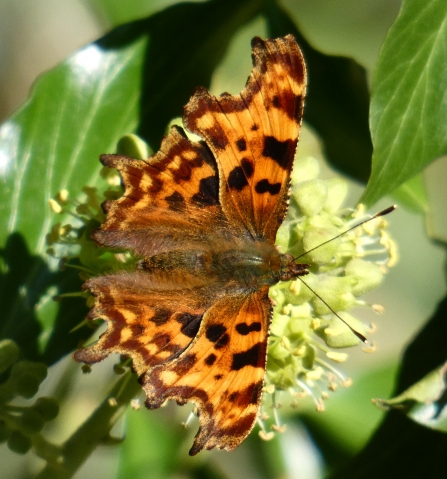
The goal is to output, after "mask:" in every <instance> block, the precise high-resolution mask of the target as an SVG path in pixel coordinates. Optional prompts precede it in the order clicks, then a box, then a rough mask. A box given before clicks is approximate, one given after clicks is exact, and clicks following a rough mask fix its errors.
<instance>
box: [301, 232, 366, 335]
mask: <svg viewBox="0 0 447 479" xmlns="http://www.w3.org/2000/svg"><path fill="white" fill-rule="evenodd" d="M357 226H358V225H357ZM348 231H349V230H348ZM298 279H299V280H300V281H301V282H302V283H303V284H304V285H305V286H307V287H308V288H309V289H310V290H311V291H312V293H313V294H314V295H315V296H316V297H317V298H318V299H319V300H320V301H321V302H322V303H323V304H325V305H326V306H327V307H328V308H329V310H330V311H331V312H332V313H333V314H335V316H337V318H338V319H339V320H340V321H342V322H343V323H344V324H346V326H347V327H348V328H349V329H350V330H351V331H352V332H353V333H354V334H355V335H356V336H357V337H358V338H359V339H360V341H362V342H363V343H365V344H367V343H368V340H367V339H366V338H365V336H363V334H361V333H359V332H358V331H356V330H355V329H354V328H353V327H352V326H350V325H349V324H348V323H347V322H346V321H345V320H344V319H343V318H342V317H341V316H340V315H339V314H338V313H336V312H335V311H334V310H333V309H332V308H331V307H330V306H329V305H328V304H327V303H326V301H325V300H324V299H323V298H322V297H321V296H320V295H319V294H317V292H316V291H315V290H313V289H312V288H311V287H310V286H309V285H308V284H307V283H306V282H305V281H303V280H302V279H301V278H300V277H299V276H298Z"/></svg>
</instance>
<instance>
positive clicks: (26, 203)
mask: <svg viewBox="0 0 447 479" xmlns="http://www.w3.org/2000/svg"><path fill="white" fill-rule="evenodd" d="M258 11H259V5H258V2H256V1H251V2H243V3H242V4H241V3H240V2H237V1H235V0H232V1H227V2H221V1H218V2H209V3H206V4H181V5H176V6H174V7H171V8H169V9H166V10H164V11H162V12H160V13H158V14H156V15H154V16H152V17H150V18H149V19H147V20H143V21H137V22H134V23H132V24H127V25H123V26H121V27H118V28H116V29H115V30H113V31H112V32H111V33H110V34H108V35H106V36H105V37H104V38H102V39H100V40H99V41H97V42H95V43H93V44H91V45H89V46H87V47H86V48H84V49H83V50H81V51H79V52H78V53H76V54H75V55H73V56H72V57H71V58H69V59H68V60H67V61H66V62H64V63H63V64H61V65H60V66H58V67H56V68H54V69H53V70H51V71H49V72H48V73H46V74H44V75H43V76H42V77H41V78H40V79H39V80H38V81H37V82H36V84H35V86H34V88H33V91H32V94H31V97H30V99H29V101H28V102H27V104H25V106H24V107H23V108H22V109H21V110H19V111H18V112H17V113H16V114H15V115H14V116H13V117H12V118H11V119H10V120H8V121H7V122H6V123H5V124H4V125H3V126H2V127H1V128H0V175H1V179H2V182H3V185H4V186H3V188H2V189H1V190H0V211H1V214H0V244H1V245H6V244H8V245H9V244H11V242H12V241H14V242H17V241H19V243H20V245H21V249H20V248H19V249H17V248H15V247H14V248H11V247H5V248H4V249H3V250H2V256H3V262H4V267H3V268H2V271H0V272H2V273H3V279H2V282H1V283H0V286H1V289H0V301H1V304H4V305H5V306H2V308H3V310H4V311H6V312H7V314H6V315H5V316H4V317H3V318H2V330H1V333H2V335H6V336H8V335H9V336H10V335H12V337H14V338H15V339H16V341H17V342H18V343H19V345H20V346H21V347H22V350H24V351H27V354H29V355H30V357H32V358H35V357H37V356H39V354H42V353H45V355H46V357H47V359H48V360H49V361H50V362H52V361H55V360H57V359H58V358H59V357H60V356H61V355H62V354H65V353H67V352H68V351H70V350H72V349H73V348H74V347H75V346H76V344H77V343H78V341H79V336H80V335H82V334H84V335H85V334H86V332H84V333H82V331H81V332H79V331H78V332H77V333H75V334H70V333H69V331H70V330H71V329H72V328H73V327H74V326H76V325H77V324H78V323H79V322H80V321H81V320H82V318H83V317H84V316H85V312H86V307H85V304H84V301H82V300H79V299H78V300H71V302H72V303H76V305H74V306H71V305H70V308H67V309H66V305H67V304H70V301H68V302H67V301H66V300H64V301H63V302H62V306H61V307H60V308H55V307H52V306H50V305H51V304H52V303H51V301H52V296H53V295H54V294H57V293H61V292H70V289H69V288H73V289H72V290H71V291H79V290H80V286H81V283H80V281H79V280H77V279H76V278H77V274H75V273H73V272H70V271H68V272H65V273H58V274H56V273H54V272H53V270H52V269H51V268H50V267H49V266H48V265H47V263H46V258H44V256H45V249H46V244H45V238H46V235H47V233H48V232H49V230H50V227H51V225H52V224H54V223H55V222H56V221H60V218H58V217H56V216H55V215H54V213H53V212H52V211H51V210H50V208H49V206H48V201H49V200H50V198H52V197H54V195H56V193H57V192H58V191H60V190H62V189H67V190H68V191H69V194H70V195H71V197H72V198H77V197H78V195H79V194H80V192H81V189H82V187H83V186H84V185H89V186H96V185H97V184H98V182H99V181H100V176H99V174H98V172H99V169H100V163H99V161H98V156H99V155H100V154H101V153H105V152H113V151H114V150H115V145H116V142H117V141H118V139H119V138H120V137H121V136H122V135H124V134H126V133H129V132H132V131H136V130H137V131H138V132H139V133H140V135H142V136H144V137H146V138H148V139H149V140H150V142H152V143H153V144H155V145H156V146H155V147H157V146H158V143H159V141H160V140H161V137H162V134H163V132H164V129H165V127H166V125H167V123H168V122H169V120H171V118H172V117H174V116H178V114H179V113H181V111H182V106H183V105H184V104H185V103H186V101H187V100H188V98H189V95H191V93H192V91H193V89H194V88H195V87H196V86H197V85H205V86H206V85H209V83H210V78H211V74H212V72H213V70H214V68H215V66H216V65H217V64H218V62H219V60H220V58H221V57H222V55H223V52H224V51H225V49H226V46H227V44H228V42H229V40H230V39H231V36H232V34H233V32H234V31H235V30H236V29H237V28H238V27H240V26H241V25H243V24H244V23H245V22H247V21H248V20H250V19H251V18H252V17H253V16H254V15H256V13H257V12H258ZM211 17H213V18H215V21H214V22H210V21H205V19H209V18H211ZM195 21H200V22H202V23H203V28H201V29H200V31H199V29H188V31H186V32H183V34H182V53H179V44H178V35H177V34H178V32H179V31H180V30H181V28H182V25H183V24H184V22H186V23H188V24H193V23H194V22H195ZM13 234H14V235H15V236H13V237H10V238H9V239H8V237H9V236H8V235H13ZM18 235H20V236H18ZM8 241H9V243H7V242H8ZM20 251H22V253H20ZM25 252H26V254H25ZM17 254H21V255H22V256H21V257H22V258H23V261H22V262H17V261H16V258H15V257H14V255H17ZM42 258H44V259H42ZM21 264H23V268H21V267H19V266H20V265H21ZM45 296H46V299H45V300H43V299H42V298H44V297H45ZM43 307H46V308H47V310H46V313H47V314H45V315H43V316H42V315H38V314H37V311H38V310H41V308H43ZM25 310H26V311H29V314H28V313H27V314H26V315H24V314H23V311H25ZM18 325H19V326H18ZM11 331H13V332H11ZM27 338H28V339H27ZM30 341H31V342H32V347H31V343H30ZM39 344H40V345H41V350H40V352H39ZM42 347H43V349H44V350H45V351H46V352H44V351H43V350H42Z"/></svg>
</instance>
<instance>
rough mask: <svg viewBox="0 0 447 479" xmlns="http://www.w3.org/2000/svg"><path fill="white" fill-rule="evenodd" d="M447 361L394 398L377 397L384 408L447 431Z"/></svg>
mask: <svg viewBox="0 0 447 479" xmlns="http://www.w3.org/2000/svg"><path fill="white" fill-rule="evenodd" d="M446 371H447V363H446V364H444V365H443V366H441V367H440V368H437V369H435V370H434V371H432V372H430V373H428V374H427V375H426V376H425V377H423V378H422V379H421V380H420V381H418V382H417V383H415V384H413V385H412V386H410V387H409V388H408V389H407V390H406V391H404V392H403V393H401V394H399V395H398V396H396V397H393V398H392V399H375V400H374V403H375V404H376V405H377V406H378V407H380V408H382V409H384V410H386V411H387V410H390V409H396V410H397V411H401V412H403V413H404V414H406V415H407V416H408V417H409V418H411V419H413V421H416V422H417V423H419V424H421V425H422V426H426V427H429V428H431V429H437V430H440V431H444V432H447V420H446V411H447V409H446V404H445V398H444V397H445V396H446V394H447V387H446V386H447V385H446V379H445V377H446Z"/></svg>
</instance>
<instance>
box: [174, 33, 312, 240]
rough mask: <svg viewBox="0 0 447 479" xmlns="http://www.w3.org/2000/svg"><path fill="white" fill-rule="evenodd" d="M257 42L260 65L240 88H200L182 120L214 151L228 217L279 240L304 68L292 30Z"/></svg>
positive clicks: (254, 233) (259, 235)
mask: <svg viewBox="0 0 447 479" xmlns="http://www.w3.org/2000/svg"><path fill="white" fill-rule="evenodd" d="M252 46H253V55H252V56H253V64H254V66H253V70H252V72H251V75H250V77H249V79H248V81H247V84H246V86H245V88H244V89H243V90H242V92H241V93H240V95H235V96H231V95H228V94H224V95H222V96H220V97H217V98H216V97H214V96H213V95H211V94H210V93H209V92H208V91H207V90H206V89H204V88H200V89H198V90H197V91H196V93H195V94H194V96H193V97H192V98H191V100H190V102H189V103H188V104H187V105H186V107H185V113H184V118H183V121H184V123H185V125H186V126H187V128H188V129H189V130H190V131H192V132H193V133H196V134H197V135H199V136H201V137H202V138H204V139H205V141H206V144H207V145H208V146H209V147H210V149H211V151H212V153H213V155H214V157H215V158H216V161H217V165H218V168H219V178H220V185H219V186H220V190H219V191H220V202H221V205H222V208H223V210H224V212H225V214H226V215H227V217H228V219H229V220H230V221H232V222H233V223H235V224H242V225H244V226H245V227H246V229H247V230H248V231H249V233H250V235H251V237H252V238H254V239H259V238H263V239H266V240H268V241H269V242H270V243H271V244H273V243H274V242H275V237H276V232H277V230H278V228H279V226H280V224H281V223H282V220H283V218H284V215H285V212H286V209H287V199H288V191H289V179H290V173H291V171H292V164H293V160H294V156H295V151H296V146H297V142H298V135H299V129H300V125H301V119H302V115H303V106H304V95H305V85H306V83H305V79H306V70H305V65H304V60H303V57H302V54H301V51H300V49H299V47H298V45H297V44H296V41H295V39H294V38H293V36H292V35H288V36H286V37H284V38H278V39H276V40H266V41H263V40H261V39H260V38H255V39H254V40H253V42H252Z"/></svg>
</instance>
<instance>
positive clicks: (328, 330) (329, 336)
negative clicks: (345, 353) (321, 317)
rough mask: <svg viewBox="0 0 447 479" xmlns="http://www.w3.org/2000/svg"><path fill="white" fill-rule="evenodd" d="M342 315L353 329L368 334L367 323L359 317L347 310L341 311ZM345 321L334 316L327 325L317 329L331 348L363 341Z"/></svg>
mask: <svg viewBox="0 0 447 479" xmlns="http://www.w3.org/2000/svg"><path fill="white" fill-rule="evenodd" d="M340 316H341V318H342V319H343V321H345V322H346V323H347V324H348V325H349V326H351V328H352V329H354V330H355V331H357V332H358V333H360V334H363V335H366V328H365V325H364V324H363V323H362V322H361V321H359V320H358V319H357V318H354V316H351V315H350V314H349V313H346V312H343V313H340ZM343 321H340V319H339V318H337V317H336V316H333V318H332V319H331V320H330V321H329V322H328V323H327V326H326V327H322V328H320V329H318V330H317V331H316V333H317V334H318V335H319V336H320V337H321V338H322V339H324V341H325V343H326V344H327V345H328V346H329V347H330V348H348V347H350V346H355V345H357V344H359V343H360V342H361V341H360V339H359V338H358V337H357V336H356V335H355V334H354V333H353V332H352V331H351V329H349V327H348V326H347V325H346V324H345V323H343Z"/></svg>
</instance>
